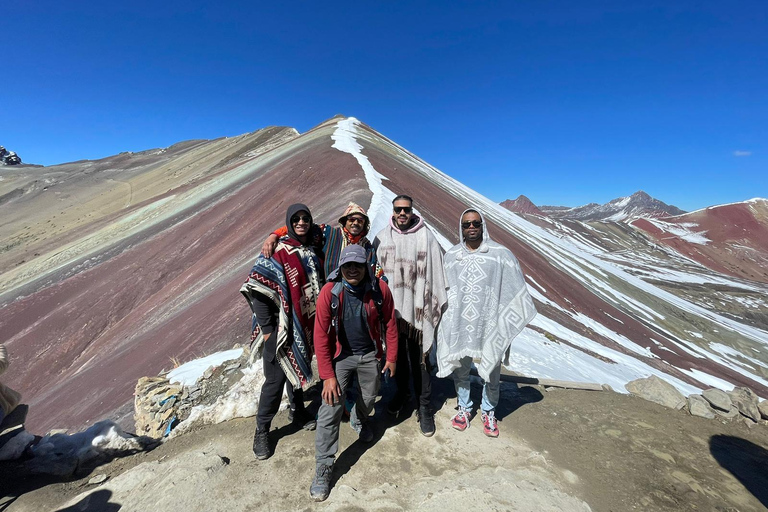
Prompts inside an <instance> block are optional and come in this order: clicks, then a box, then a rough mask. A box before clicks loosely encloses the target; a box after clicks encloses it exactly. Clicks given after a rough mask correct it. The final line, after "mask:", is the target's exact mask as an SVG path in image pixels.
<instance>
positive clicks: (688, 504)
mask: <svg viewBox="0 0 768 512" xmlns="http://www.w3.org/2000/svg"><path fill="white" fill-rule="evenodd" d="M479 392H480V388H479V387H478V386H476V385H473V393H475V394H477V395H479ZM435 395H436V397H435V398H436V402H437V401H441V402H442V401H445V400H447V402H445V405H444V406H443V407H442V408H441V410H439V411H438V413H437V433H436V435H435V436H434V437H432V438H424V437H423V436H421V435H420V434H419V433H418V430H417V425H416V422H415V420H414V418H413V417H409V418H399V419H393V418H391V417H389V416H386V415H384V414H382V405H383V402H382V403H379V404H377V416H378V422H377V424H376V439H375V441H374V443H373V444H371V445H368V446H365V445H361V443H359V442H355V441H356V439H355V435H354V433H353V431H352V429H351V428H349V427H348V426H342V429H341V434H342V435H341V443H340V447H341V453H340V456H339V458H338V460H337V463H336V467H335V471H334V484H333V489H332V492H331V496H330V498H329V499H328V501H326V502H324V503H322V504H315V503H313V502H311V501H310V500H309V495H308V489H309V484H310V482H311V480H312V475H313V470H314V434H313V433H310V432H303V431H299V432H294V431H293V430H292V429H291V428H290V427H289V426H287V425H285V422H286V418H285V414H283V413H281V414H280V415H279V416H278V419H277V420H276V427H278V430H277V432H276V433H273V434H275V435H273V439H278V438H279V440H278V441H277V446H276V448H275V454H274V455H273V457H272V458H270V459H269V460H267V461H256V460H255V459H254V457H253V455H252V454H251V438H252V435H253V420H252V419H246V420H236V421H231V422H228V423H225V424H221V425H217V426H211V427H206V428H203V429H201V430H198V431H195V432H191V433H189V434H188V435H185V436H182V437H180V438H177V439H174V440H171V441H170V442H168V443H166V444H164V445H162V446H160V447H159V448H157V449H155V450H154V451H152V452H149V453H142V454H137V455H134V456H132V457H126V458H123V459H118V460H115V461H112V462H111V463H109V464H106V465H103V466H100V467H97V468H94V469H92V470H91V471H88V472H87V474H86V475H84V476H83V478H80V479H79V480H75V481H71V482H65V483H48V484H47V485H43V484H44V483H45V482H42V481H39V480H34V479H30V478H23V477H22V475H21V473H18V472H17V471H14V468H13V466H12V465H8V464H5V465H2V464H0V472H2V476H3V478H2V481H4V482H6V483H7V484H10V485H13V486H14V487H15V488H16V489H17V490H21V492H23V494H22V495H21V496H19V497H18V498H13V497H11V496H6V497H5V498H2V499H0V511H2V512H6V511H7V512H26V511H30V512H31V511H34V512H38V511H45V510H73V511H74V510H94V511H95V510H107V511H116V510H120V511H122V512H127V511H134V510H135V511H139V510H154V511H166V510H168V511H171V510H173V511H176V512H177V511H181V510H183V511H185V512H192V511H196V510H227V511H237V510H242V511H247V510H315V509H317V510H441V511H444V510H446V509H449V508H450V509H455V508H457V507H458V508H460V509H466V508H469V509H473V510H520V511H523V510H526V511H528V510H529V511H540V510H549V511H581V510H583V511H586V510H594V511H616V512H618V511H628V510H661V511H673V510H674V511H679V510H717V511H736V510H738V511H740V512H747V511H753V510H755V511H758V510H766V507H765V504H766V503H768V498H767V497H766V493H768V450H767V449H766V447H768V427H766V426H764V425H758V426H755V427H753V428H751V429H749V428H747V427H746V426H745V425H743V424H742V423H740V422H736V423H732V424H723V423H721V422H720V421H717V420H704V419H699V418H693V417H690V416H688V415H687V414H685V413H683V412H675V411H670V410H668V409H664V408H662V407H660V406H657V405H655V404H652V403H649V402H645V401H643V400H640V399H635V398H633V397H629V396H626V395H619V394H615V393H610V392H580V391H563V390H560V391H554V392H543V391H540V390H539V389H537V388H534V387H522V388H519V389H518V388H516V387H515V386H514V385H510V384H506V383H505V384H503V387H502V397H503V398H502V403H501V405H500V408H499V413H500V416H501V417H502V418H503V420H502V422H501V429H502V434H501V437H500V438H499V439H496V440H493V439H489V438H486V437H485V436H483V434H482V429H481V428H479V422H477V424H476V425H473V426H472V427H471V428H470V429H469V430H468V431H466V432H457V431H454V430H452V429H451V428H450V427H449V419H450V417H451V415H452V413H453V409H452V406H453V404H454V402H455V400H454V399H453V398H449V397H451V396H452V395H453V393H452V390H451V389H450V386H446V385H445V384H444V383H440V384H439V385H438V386H437V389H436V393H435ZM478 398H479V396H478ZM718 461H720V462H718ZM101 474H103V475H106V476H108V477H109V478H108V480H107V481H106V482H105V483H103V484H101V485H89V484H88V483H87V482H88V480H89V479H90V478H91V477H93V476H95V475H101ZM86 493H92V495H91V496H90V497H88V496H87V495H86ZM11 494H13V493H11ZM3 495H5V493H4V494H3ZM761 502H762V503H761ZM587 504H588V505H587Z"/></svg>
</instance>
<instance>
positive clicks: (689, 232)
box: [645, 217, 712, 245]
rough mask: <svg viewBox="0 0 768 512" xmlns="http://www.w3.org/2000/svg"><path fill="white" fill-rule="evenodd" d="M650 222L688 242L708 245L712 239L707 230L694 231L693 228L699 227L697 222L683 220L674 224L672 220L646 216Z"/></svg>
mask: <svg viewBox="0 0 768 512" xmlns="http://www.w3.org/2000/svg"><path fill="white" fill-rule="evenodd" d="M645 220H647V221H648V222H650V223H651V224H653V225H654V226H656V227H657V228H658V229H660V230H661V231H663V232H665V233H672V234H673V235H675V236H677V237H679V238H682V239H683V240H685V241H686V242H690V243H692V244H699V245H707V244H708V243H709V242H711V241H712V240H710V239H709V238H707V237H706V236H704V234H705V233H706V231H693V229H692V228H695V227H698V224H696V223H695V222H683V223H680V224H673V223H670V222H664V221H662V220H659V219H652V218H650V217H648V218H646V219H645Z"/></svg>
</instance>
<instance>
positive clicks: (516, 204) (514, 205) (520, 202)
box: [501, 194, 546, 216]
mask: <svg viewBox="0 0 768 512" xmlns="http://www.w3.org/2000/svg"><path fill="white" fill-rule="evenodd" d="M501 206H503V207H504V208H506V209H507V210H510V211H513V212H515V213H530V214H533V215H544V216H546V214H545V213H544V212H542V211H541V210H540V209H539V208H538V207H537V206H536V205H535V204H533V201H531V200H530V199H528V198H527V197H525V196H524V195H522V194H520V195H519V196H517V199H515V200H514V201H513V200H511V199H507V200H506V201H504V202H503V203H501Z"/></svg>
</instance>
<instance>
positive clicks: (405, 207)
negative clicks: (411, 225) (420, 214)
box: [394, 206, 413, 213]
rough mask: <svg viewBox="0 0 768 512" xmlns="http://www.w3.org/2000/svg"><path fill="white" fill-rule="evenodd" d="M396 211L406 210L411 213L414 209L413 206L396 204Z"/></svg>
mask: <svg viewBox="0 0 768 512" xmlns="http://www.w3.org/2000/svg"><path fill="white" fill-rule="evenodd" d="M394 210H395V213H400V212H405V213H411V212H412V211H413V207H412V206H395V207H394Z"/></svg>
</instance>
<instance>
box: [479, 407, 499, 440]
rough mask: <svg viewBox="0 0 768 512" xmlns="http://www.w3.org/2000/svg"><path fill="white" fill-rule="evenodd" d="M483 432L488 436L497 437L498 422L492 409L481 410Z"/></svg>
mask: <svg viewBox="0 0 768 512" xmlns="http://www.w3.org/2000/svg"><path fill="white" fill-rule="evenodd" d="M481 417H482V419H483V433H484V434H485V435H487V436H488V437H499V424H498V423H497V422H496V416H495V415H494V414H493V411H491V412H489V413H486V412H483V415H482V416H481Z"/></svg>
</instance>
